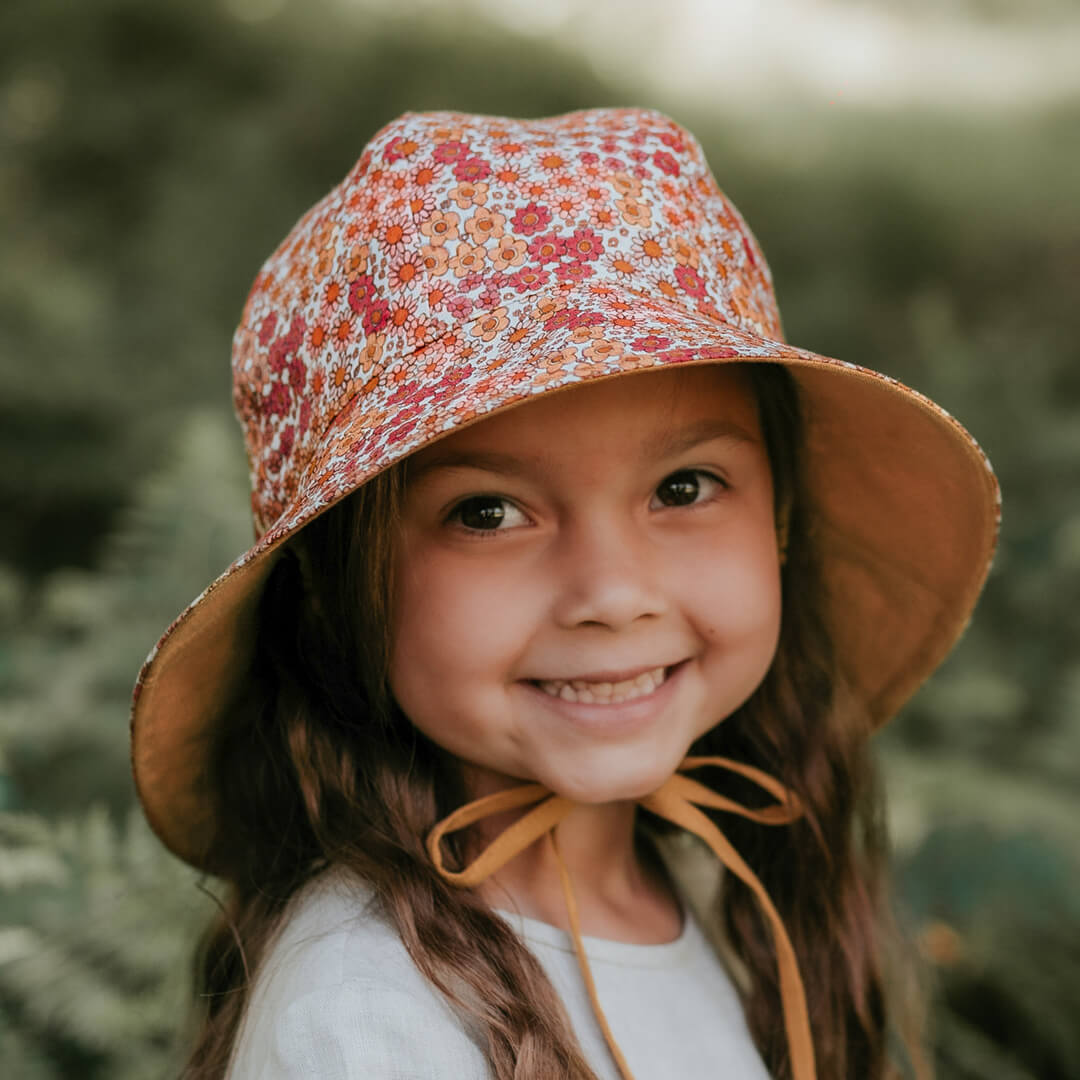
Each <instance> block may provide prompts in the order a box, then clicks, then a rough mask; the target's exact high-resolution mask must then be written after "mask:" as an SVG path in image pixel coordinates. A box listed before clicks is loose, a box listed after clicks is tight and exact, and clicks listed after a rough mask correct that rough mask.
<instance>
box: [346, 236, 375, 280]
mask: <svg viewBox="0 0 1080 1080" xmlns="http://www.w3.org/2000/svg"><path fill="white" fill-rule="evenodd" d="M369 255H370V251H369V249H368V246H367V244H356V245H355V246H354V247H352V248H350V250H349V254H348V255H347V256H346V258H345V280H346V281H348V282H353V281H355V280H356V279H357V278H358V277H359V276H360V275H361V274H366V273H367V270H368V256H369Z"/></svg>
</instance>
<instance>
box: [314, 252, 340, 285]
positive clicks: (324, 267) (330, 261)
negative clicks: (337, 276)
mask: <svg viewBox="0 0 1080 1080" xmlns="http://www.w3.org/2000/svg"><path fill="white" fill-rule="evenodd" d="M336 259H337V248H336V247H334V245H333V244H327V246H326V247H324V248H323V249H322V250H321V251H320V252H319V258H318V260H317V261H316V263H315V280H316V281H323V280H325V279H326V278H328V277H329V276H330V275H331V273H333V270H334V262H335V261H336Z"/></svg>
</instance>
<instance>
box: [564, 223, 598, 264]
mask: <svg viewBox="0 0 1080 1080" xmlns="http://www.w3.org/2000/svg"><path fill="white" fill-rule="evenodd" d="M566 254H567V255H569V256H570V258H571V259H573V260H574V261H575V262H594V261H595V260H597V259H599V258H600V256H601V255H603V254H604V241H603V240H601V239H600V237H599V236H597V235H596V233H595V232H593V230H592V229H578V230H576V231H575V233H574V235H573V236H571V237H570V239H569V240H568V241H567V244H566Z"/></svg>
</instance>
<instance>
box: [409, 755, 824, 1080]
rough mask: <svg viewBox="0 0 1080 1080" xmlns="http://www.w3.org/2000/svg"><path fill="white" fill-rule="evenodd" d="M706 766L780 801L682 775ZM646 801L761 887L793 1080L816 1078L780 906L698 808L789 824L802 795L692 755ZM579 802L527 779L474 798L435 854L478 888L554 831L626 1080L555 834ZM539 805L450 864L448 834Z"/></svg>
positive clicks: (622, 1063) (742, 768) (443, 826)
mask: <svg viewBox="0 0 1080 1080" xmlns="http://www.w3.org/2000/svg"><path fill="white" fill-rule="evenodd" d="M706 765H713V766H717V767H719V768H722V769H728V770H730V771H731V772H735V773H739V774H740V775H741V776H744V777H746V778H747V779H748V780H752V781H753V782H754V783H755V784H757V785H759V786H760V787H762V788H764V789H765V790H766V791H768V792H769V794H770V795H773V796H775V798H776V799H777V802H776V803H774V804H772V805H771V806H766V807H763V808H762V809H759V810H752V809H750V808H749V807H746V806H743V805H742V804H741V803H737V802H733V801H732V800H731V799H727V798H725V797H724V796H723V795H719V794H717V793H716V792H715V791H712V790H711V789H710V788H707V787H705V786H704V785H703V784H699V783H698V782H697V781H696V780H692V779H690V777H688V776H684V775H682V774H683V773H684V772H688V771H691V770H693V769H700V768H702V767H704V766H706ZM638 803H639V805H641V806H643V807H645V809H647V810H650V811H652V813H654V814H656V815H658V816H659V817H662V818H665V819H667V820H668V821H670V822H672V823H673V824H675V825H679V826H681V827H682V828H684V829H686V830H687V831H688V832H692V833H694V834H695V835H696V836H699V837H700V838H701V839H702V840H704V841H705V843H706V844H708V846H709V848H710V849H711V850H712V852H713V853H714V854H715V855H716V857H717V858H718V859H719V860H720V862H722V863H723V864H724V866H725V867H727V869H728V870H730V871H731V873H733V874H734V875H735V876H736V877H737V878H739V879H740V880H741V881H743V882H745V883H746V885H747V886H749V888H750V890H751V891H752V892H753V894H754V896H755V897H756V899H757V901H758V903H759V904H760V905H761V910H762V911H763V912H764V914H765V917H766V918H767V919H768V921H769V926H770V928H771V930H772V936H773V945H774V947H775V949H776V965H777V970H778V973H779V976H780V1000H781V1003H782V1005H783V1010H784V1027H785V1030H786V1032H787V1041H788V1052H789V1054H790V1057H791V1075H792V1080H816V1077H817V1069H816V1066H815V1064H814V1043H813V1039H812V1038H811V1035H810V1017H809V1014H808V1012H807V1008H806V991H805V990H804V989H803V982H802V976H801V975H800V974H799V965H798V962H797V961H796V958H795V950H794V948H793V947H792V945H791V939H790V938H789V937H788V933H787V930H786V928H785V927H784V923H783V920H782V919H781V918H780V915H779V913H778V912H777V910H776V908H775V907H774V906H773V903H772V900H770V899H769V894H768V893H767V892H766V891H765V887H764V886H763V885H762V884H761V882H760V881H759V880H758V879H757V877H756V875H755V874H754V872H753V871H752V870H751V869H750V867H749V866H747V865H746V863H745V862H744V861H743V859H742V858H741V857H740V855H739V853H738V852H737V851H736V850H735V849H734V848H733V847H732V846H731V844H730V843H729V842H728V839H727V837H726V836H724V834H723V833H722V832H721V831H720V830H719V829H718V828H717V827H716V825H715V824H713V822H712V821H711V820H710V818H709V817H708V816H707V815H706V814H704V813H703V812H702V811H701V810H700V809H698V807H701V806H705V807H709V808H710V809H713V810H723V811H726V812H728V813H732V814H738V815H739V816H741V817H745V818H749V819H750V820H751V821H757V822H759V823H760V824H762V825H787V824H789V823H790V822H792V821H795V820H797V819H798V818H799V817H801V815H802V812H803V811H802V806H801V805H800V804H799V801H798V799H797V798H796V797H795V795H794V794H793V793H792V792H790V791H789V790H788V789H787V788H785V787H784V786H783V785H782V784H781V783H780V782H779V781H778V780H776V779H775V778H774V777H772V776H769V775H768V774H767V773H763V772H762V771H761V770H760V769H755V768H753V767H752V766H750V765H744V764H742V763H740V762H737V761H731V760H730V759H728V758H722V757H688V758H686V759H684V761H683V762H682V764H681V765H680V766H679V769H678V771H677V772H676V773H675V774H674V775H672V776H670V777H669V778H668V779H667V780H666V781H665V782H664V783H663V784H662V785H661V786H660V787H659V788H657V790H656V791H654V792H653V793H652V794H651V795H646V796H645V797H644V798H642V799H639V800H638ZM575 805H577V804H575V803H574V802H572V801H571V800H570V799H565V798H563V797H562V796H559V795H553V794H552V793H551V792H550V791H549V790H548V789H547V788H546V787H544V786H543V785H542V784H524V785H522V786H521V787H516V788H511V789H510V790H508V791H499V792H496V793H495V794H494V795H487V796H485V797H484V798H482V799H477V800H476V801H475V802H471V803H469V804H468V805H467V806H463V807H461V808H460V809H458V810H455V811H454V812H453V813H452V814H450V815H449V817H446V818H444V819H443V820H442V821H440V822H439V823H438V824H437V825H436V826H435V828H434V829H432V830H431V833H430V834H429V835H428V838H427V848H428V853H429V854H430V855H431V860H432V862H433V863H434V864H435V868H436V870H437V871H438V872H439V874H440V875H442V877H443V878H445V879H446V880H447V881H449V882H451V883H452V884H454V885H459V886H461V887H463V888H472V887H474V886H476V885H479V884H480V883H481V882H482V881H484V880H485V879H487V878H488V877H490V876H491V875H492V874H494V873H496V872H497V871H498V870H499V869H500V868H501V867H502V866H505V865H506V863H508V862H509V861H510V860H511V859H512V858H514V856H516V855H518V854H519V853H520V852H522V851H524V850H525V849H526V848H527V847H529V845H531V844H533V843H535V842H536V841H537V840H539V839H540V838H541V837H543V836H546V837H547V838H548V840H549V842H550V843H551V845H552V849H553V851H554V853H555V858H556V861H557V863H558V867H559V875H560V877H561V879H562V889H563V897H564V899H565V901H566V912H567V915H568V917H569V920H570V931H571V936H572V938H573V941H574V951H575V952H576V954H577V959H578V965H579V967H580V968H581V974H582V978H583V979H584V981H585V987H586V989H587V990H588V992H589V1000H590V1001H591V1002H592V1008H593V1013H594V1015H595V1016H596V1019H597V1022H598V1023H599V1024H600V1028H601V1030H602V1031H603V1033H604V1039H605V1040H606V1041H607V1044H608V1049H609V1050H610V1051H611V1056H612V1057H613V1058H614V1060H615V1063H616V1065H617V1066H618V1068H619V1072H620V1073H621V1075H622V1076H623V1080H633V1074H632V1073H631V1072H630V1067H629V1065H627V1063H626V1058H625V1057H624V1056H623V1053H622V1051H621V1050H620V1049H619V1047H618V1044H617V1043H616V1042H615V1037H614V1036H613V1035H612V1033H611V1028H610V1027H609V1026H608V1022H607V1019H606V1018H605V1016H604V1011H603V1009H601V1007H600V1000H599V997H598V995H597V993H596V984H595V982H594V981H593V977H592V972H591V971H590V969H589V962H588V958H587V957H586V955H585V946H584V944H583V943H582V940H581V925H580V922H579V920H578V910H577V903H576V901H575V899H574V890H573V886H572V884H571V881H570V874H569V871H568V870H567V868H566V864H565V863H564V862H563V859H562V855H561V854H560V853H559V845H558V842H557V841H556V839H555V826H556V825H558V824H559V822H560V821H562V819H563V818H564V817H566V815H567V814H569V813H570V811H571V810H573V809H574V807H575ZM526 806H532V809H531V810H528V811H527V812H526V813H525V814H523V815H522V816H521V817H519V818H518V819H517V821H515V822H514V823H513V824H512V825H510V826H509V827H508V828H506V829H505V830H504V831H503V832H501V833H500V834H499V835H498V836H497V837H496V838H495V839H494V840H493V841H492V842H491V843H490V844H488V846H487V847H486V848H485V849H484V850H483V851H482V852H480V854H479V855H478V856H477V857H476V858H475V859H474V860H473V861H472V862H471V863H469V865H468V866H466V867H465V868H464V869H463V870H458V871H454V870H447V869H446V867H445V866H444V865H443V858H442V847H441V845H442V838H443V837H444V836H445V835H446V834H447V833H452V832H457V831H458V830H459V829H464V828H467V827H468V826H470V825H473V824H475V823H476V822H477V821H480V820H481V819H483V818H486V817H490V816H491V815H492V814H499V813H503V812H504V811H507V810H518V809H521V808H522V807H526Z"/></svg>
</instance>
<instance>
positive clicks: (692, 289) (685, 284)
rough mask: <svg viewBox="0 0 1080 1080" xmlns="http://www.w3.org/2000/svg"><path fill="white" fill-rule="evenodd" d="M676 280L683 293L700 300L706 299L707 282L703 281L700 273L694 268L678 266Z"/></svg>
mask: <svg viewBox="0 0 1080 1080" xmlns="http://www.w3.org/2000/svg"><path fill="white" fill-rule="evenodd" d="M675 280H676V281H677V282H678V283H679V288H681V289H682V291H683V292H685V293H689V294H690V295H691V296H695V297H698V298H704V297H705V295H706V293H705V282H704V281H702V280H701V278H700V277H699V276H698V272H697V271H696V270H695V269H694V268H693V267H692V266H676V267H675Z"/></svg>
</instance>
